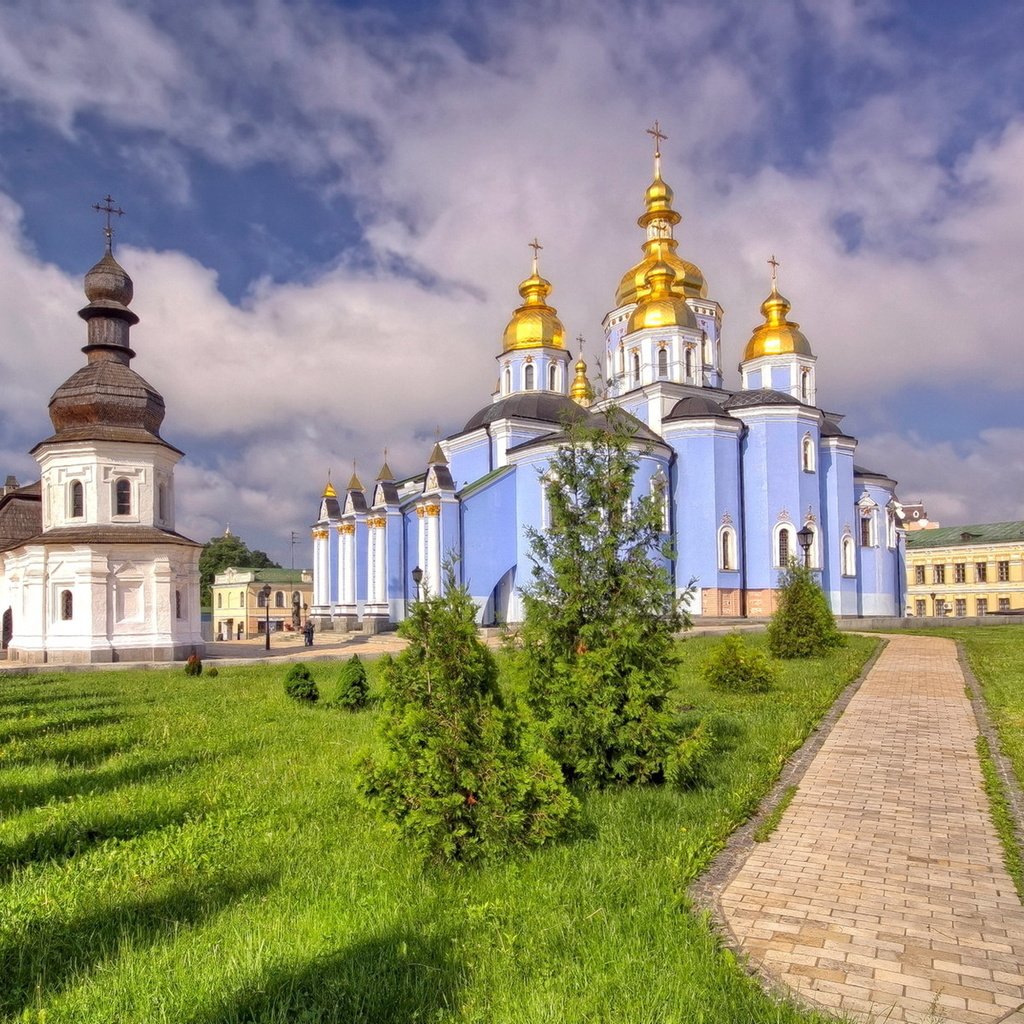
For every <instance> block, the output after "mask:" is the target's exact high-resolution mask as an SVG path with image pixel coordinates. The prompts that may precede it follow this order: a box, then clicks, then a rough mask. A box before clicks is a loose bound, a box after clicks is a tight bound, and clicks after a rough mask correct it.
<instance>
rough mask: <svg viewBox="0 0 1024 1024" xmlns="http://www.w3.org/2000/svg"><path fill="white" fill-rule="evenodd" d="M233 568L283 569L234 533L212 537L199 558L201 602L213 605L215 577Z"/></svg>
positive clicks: (264, 553) (263, 552)
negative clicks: (212, 589) (251, 548)
mask: <svg viewBox="0 0 1024 1024" xmlns="http://www.w3.org/2000/svg"><path fill="white" fill-rule="evenodd" d="M232 566H234V567H235V568H241V569H280V568H281V566H280V565H278V564H277V562H274V561H271V559H270V556H269V555H268V554H267V553H266V552H265V551H258V550H257V551H251V550H250V549H249V547H248V546H247V545H246V543H245V541H244V540H242V539H241V538H240V537H236V536H235V535H234V534H233V533H226V534H224V535H223V536H222V537H211V538H210V539H209V540H208V541H207V542H206V543H205V544H204V545H203V551H202V554H201V555H200V556H199V587H200V600H201V602H202V603H203V604H204V605H209V604H212V603H213V594H212V591H211V587H212V586H213V578H214V576H216V575H217V573H219V572H223V571H224V570H225V569H230V568H231V567H232Z"/></svg>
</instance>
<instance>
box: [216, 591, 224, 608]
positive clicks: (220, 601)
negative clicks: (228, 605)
mask: <svg viewBox="0 0 1024 1024" xmlns="http://www.w3.org/2000/svg"><path fill="white" fill-rule="evenodd" d="M223 597H224V595H223V594H218V595H217V607H218V608H223V607H224V602H223V600H222V598H223Z"/></svg>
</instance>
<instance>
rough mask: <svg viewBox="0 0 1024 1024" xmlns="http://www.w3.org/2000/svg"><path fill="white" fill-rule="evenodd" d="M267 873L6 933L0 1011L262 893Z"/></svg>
mask: <svg viewBox="0 0 1024 1024" xmlns="http://www.w3.org/2000/svg"><path fill="white" fill-rule="evenodd" d="M276 880H277V876H276V875H273V874H255V875H228V876H219V877H215V878H212V879H207V880H203V881H202V882H199V883H197V884H194V885H191V886H180V887H175V888H172V889H170V890H169V891H167V892H165V893H163V894H162V895H158V896H149V897H146V898H141V899H134V900H133V899H129V898H124V897H122V898H119V899H118V901H117V903H116V904H109V905H105V906H100V907H97V908H94V909H90V910H89V911H88V912H86V913H83V914H81V915H79V916H77V917H71V918H65V917H59V916H54V917H47V918H44V919H41V920H40V919H35V920H32V921H29V922H28V923H27V924H26V925H25V926H24V927H22V928H20V929H8V930H7V934H6V935H5V936H4V938H3V941H2V944H0V978H3V979H4V984H3V986H2V987H0V1014H13V1013H16V1012H17V1011H19V1010H21V1009H23V1008H25V1007H28V1006H33V1005H36V1004H37V1002H38V1000H39V998H40V997H42V998H43V999H45V998H46V997H47V996H50V995H52V994H54V993H56V992H58V991H59V990H60V989H62V988H63V987H64V986H65V985H66V984H67V983H68V982H69V981H70V980H71V979H72V978H74V977H76V976H78V975H80V974H82V973H84V972H87V971H88V970H89V969H90V968H92V967H94V966H95V965H96V964H99V963H101V962H103V961H105V960H108V959H111V958H113V957H115V956H117V955H118V953H120V951H121V950H122V948H133V949H137V948H139V947H144V946H150V945H153V944H155V943H157V942H159V941H160V940H161V939H162V938H164V937H165V936H173V935H174V934H175V933H176V932H177V931H178V930H179V928H180V927H181V926H182V925H185V926H189V925H195V924H198V923H200V922H202V921H204V920H206V919H207V918H210V917H213V916H214V915H215V914H218V913H220V912H221V911H222V910H224V909H225V908H227V907H229V906H230V905H231V904H232V903H235V902H237V901H238V900H240V899H242V898H243V897H245V896H247V895H249V894H250V893H254V892H263V891H266V890H267V889H269V888H270V887H271V886H272V885H273V884H274V883H275V882H276Z"/></svg>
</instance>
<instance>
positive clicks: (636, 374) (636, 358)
mask: <svg viewBox="0 0 1024 1024" xmlns="http://www.w3.org/2000/svg"><path fill="white" fill-rule="evenodd" d="M633 383H634V384H639V383H640V353H639V352H634V353H633Z"/></svg>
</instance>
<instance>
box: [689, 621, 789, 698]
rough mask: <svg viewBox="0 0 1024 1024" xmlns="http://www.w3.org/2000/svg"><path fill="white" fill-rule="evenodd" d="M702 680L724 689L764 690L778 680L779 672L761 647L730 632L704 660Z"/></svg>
mask: <svg viewBox="0 0 1024 1024" xmlns="http://www.w3.org/2000/svg"><path fill="white" fill-rule="evenodd" d="M703 675H704V682H705V683H707V684H708V686H710V687H711V688H712V689H714V690H723V691H725V692H726V693H767V692H768V691H769V690H772V689H774V688H775V686H776V684H777V683H778V673H777V672H776V670H775V666H774V665H772V663H771V661H770V660H769V659H768V657H767V655H766V654H765V653H764V651H762V650H759V649H758V648H757V647H753V646H752V645H750V644H748V643H747V642H746V641H745V640H744V639H743V638H742V637H741V636H739V635H737V634H736V633H730V634H729V635H728V636H726V637H724V638H723V639H722V642H721V643H720V644H719V645H718V646H717V647H716V648H715V649H714V650H713V651H712V652H711V654H710V655H709V657H708V659H707V661H705V662H704V670H703Z"/></svg>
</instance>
